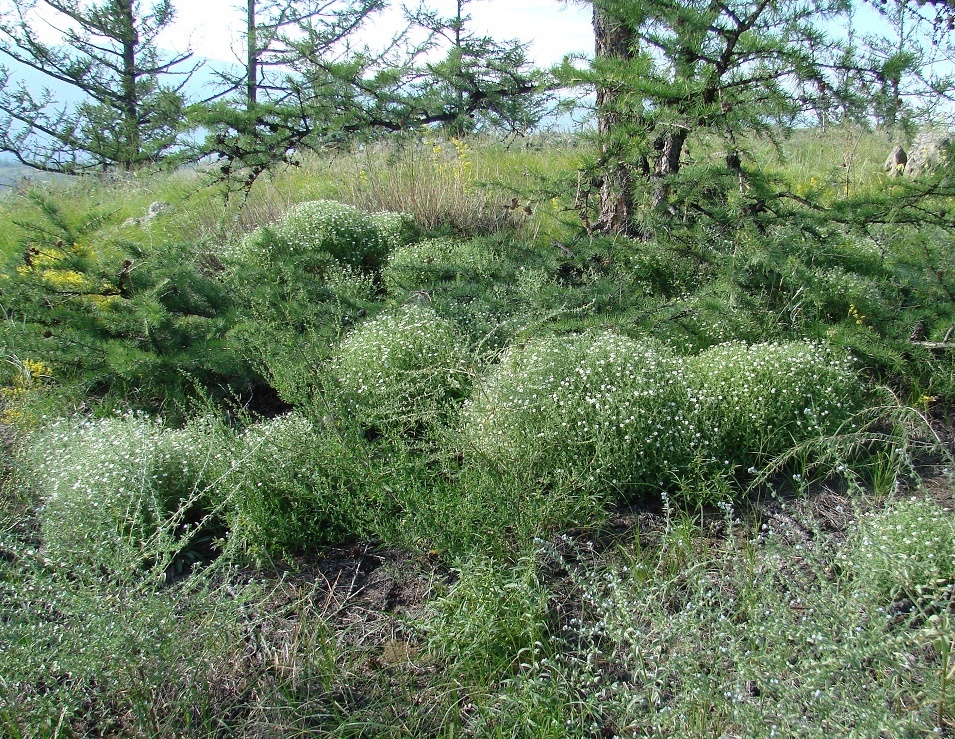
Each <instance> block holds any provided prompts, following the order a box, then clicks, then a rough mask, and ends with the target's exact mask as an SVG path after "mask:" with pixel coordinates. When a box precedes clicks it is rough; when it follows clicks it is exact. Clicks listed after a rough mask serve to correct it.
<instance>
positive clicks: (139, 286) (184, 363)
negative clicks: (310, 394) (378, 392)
mask: <svg viewBox="0 0 955 739" xmlns="http://www.w3.org/2000/svg"><path fill="white" fill-rule="evenodd" d="M22 206H23V210H22V212H23V218H24V221H23V222H22V224H21V226H20V229H19V233H20V246H21V251H20V252H19V253H18V254H15V255H14V256H13V257H12V259H11V260H10V261H9V262H8V263H7V264H6V265H4V273H3V279H0V304H2V305H3V308H4V311H5V313H6V318H8V319H9V320H7V321H4V326H3V332H2V334H0V347H2V349H3V350H4V351H5V353H6V354H8V355H13V356H16V357H18V358H19V359H20V360H21V361H26V360H31V361H39V362H42V363H44V364H45V365H47V366H48V367H50V369H51V372H50V375H51V378H52V380H54V381H55V382H57V383H61V384H63V385H66V386H74V387H78V388H80V390H81V392H83V393H88V392H92V393H99V394H102V393H104V392H106V391H110V390H112V391H115V392H116V393H118V394H122V395H125V396H126V397H127V398H128V399H129V403H130V404H133V405H138V406H139V407H147V408H154V407H156V406H158V405H160V404H162V403H164V402H167V401H169V400H170V399H173V400H182V399H183V398H184V397H187V396H189V395H191V394H192V392H193V390H194V386H195V385H199V386H200V387H204V388H207V389H214V391H215V392H221V390H222V388H224V387H231V388H233V389H234V390H237V391H239V390H242V389H245V388H247V387H249V386H250V385H253V384H255V382H256V376H255V373H254V372H253V371H252V369H251V367H250V366H249V365H248V363H247V362H246V361H245V360H244V358H243V357H240V356H237V355H235V354H234V353H232V352H230V351H229V348H228V346H227V344H226V341H225V333H226V330H227V329H228V327H229V325H230V322H231V320H232V317H233V314H232V310H233V307H234V304H233V301H232V296H231V295H230V294H229V292H228V291H226V290H225V289H224V287H223V285H222V284H221V283H220V282H219V281H218V279H217V278H216V275H215V274H214V272H213V271H212V269H211V268H210V265H209V262H208V260H207V257H208V254H207V251H206V249H205V248H204V246H203V245H201V244H195V243H178V242H175V241H167V240H160V241H159V242H153V243H149V242H147V241H138V240H124V239H120V238H118V237H117V236H116V235H115V230H114V229H111V228H110V227H109V219H110V215H109V214H106V213H103V212H98V213H93V214H90V215H84V216H76V215H75V214H73V213H72V212H70V211H69V209H68V208H67V204H66V203H65V202H64V201H62V200H61V199H60V198H59V197H57V196H55V195H50V194H47V193H40V192H33V193H32V194H31V196H30V197H29V198H26V199H24V202H23V203H22Z"/></svg>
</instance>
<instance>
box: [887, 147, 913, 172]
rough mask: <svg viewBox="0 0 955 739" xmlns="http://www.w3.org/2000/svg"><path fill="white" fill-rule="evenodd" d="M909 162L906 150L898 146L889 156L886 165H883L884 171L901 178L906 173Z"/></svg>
mask: <svg viewBox="0 0 955 739" xmlns="http://www.w3.org/2000/svg"><path fill="white" fill-rule="evenodd" d="M908 160H909V157H908V155H907V154H906V153H905V149H903V148H902V147H901V146H896V147H895V148H894V149H893V150H892V153H891V154H889V157H888V159H886V160H885V164H883V165H882V170H883V171H885V172H888V173H889V174H893V175H895V176H896V177H899V176H901V174H902V173H903V172H904V171H905V165H906V163H907V162H908Z"/></svg>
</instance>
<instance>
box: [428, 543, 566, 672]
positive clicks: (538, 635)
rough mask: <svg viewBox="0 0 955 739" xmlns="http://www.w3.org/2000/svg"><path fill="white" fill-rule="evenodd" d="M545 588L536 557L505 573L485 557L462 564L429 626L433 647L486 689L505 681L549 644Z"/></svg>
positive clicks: (431, 646)
mask: <svg viewBox="0 0 955 739" xmlns="http://www.w3.org/2000/svg"><path fill="white" fill-rule="evenodd" d="M547 597H548V593H547V589H546V587H545V586H544V585H543V584H542V583H541V582H540V581H539V579H538V576H537V571H536V566H535V562H534V560H533V559H532V558H528V559H525V560H523V561H521V562H520V563H519V564H518V566H516V567H514V568H512V569H506V568H503V567H501V566H500V564H499V563H496V562H494V561H493V560H491V559H488V558H486V557H481V556H474V557H471V558H469V559H468V560H466V561H464V562H462V564H461V566H460V569H459V571H458V579H457V581H456V582H455V583H454V585H452V586H451V590H450V591H449V592H448V594H447V595H445V596H444V597H442V598H439V599H437V600H436V601H435V602H434V604H433V608H434V611H435V617H434V618H433V620H431V621H430V622H429V623H428V625H427V632H428V642H429V646H430V648H431V649H432V650H433V651H434V653H435V654H436V655H438V656H441V657H444V658H446V659H448V660H449V661H451V662H452V663H453V664H455V665H456V666H457V667H458V669H460V670H463V671H464V672H465V674H466V675H467V677H468V679H469V680H473V681H476V682H477V683H478V684H484V683H485V682H486V681H491V680H493V679H496V678H501V677H503V676H504V675H506V674H507V672H508V671H509V670H511V669H513V668H515V667H516V666H517V663H518V661H519V660H520V659H521V658H522V657H524V656H526V655H527V654H528V653H530V652H532V651H533V650H534V648H535V645H536V644H538V643H539V642H542V641H546V639H547V632H548V624H547Z"/></svg>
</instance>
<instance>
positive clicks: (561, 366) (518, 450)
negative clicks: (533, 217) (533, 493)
mask: <svg viewBox="0 0 955 739" xmlns="http://www.w3.org/2000/svg"><path fill="white" fill-rule="evenodd" d="M686 407H687V394H686V387H685V382H684V379H683V368H682V361H681V360H680V359H678V358H676V357H674V356H672V355H671V354H670V353H669V352H668V351H666V350H665V349H664V348H662V347H661V346H659V345H657V344H654V343H649V342H640V341H635V340H633V339H630V338H627V337H625V336H619V335H616V334H613V333H609V332H604V333H588V334H583V335H578V336H551V337H546V338H539V339H534V340H532V341H529V342H528V343H527V344H525V345H523V346H513V347H511V348H510V349H508V350H507V352H506V353H505V355H504V357H503V359H502V360H501V362H500V363H499V364H498V365H497V366H495V367H493V368H492V369H491V371H490V372H489V373H488V375H487V376H486V377H485V379H484V381H483V382H482V383H481V384H480V385H479V386H477V387H476V388H475V391H474V392H473V394H472V397H471V399H470V400H469V401H468V402H467V403H466V404H465V407H464V409H463V432H464V435H465V438H466V439H467V441H468V442H469V444H470V447H471V448H472V450H473V451H474V452H475V453H476V454H477V455H478V457H479V458H481V459H483V460H485V461H487V462H490V463H491V464H492V465H494V466H496V467H499V468H510V469H517V470H522V471H525V472H526V473H528V474H529V475H531V476H532V477H533V478H534V479H535V480H536V481H537V482H539V483H543V484H545V485H547V484H555V483H559V482H561V481H567V482H570V483H571V484H574V485H577V486H581V487H584V488H589V489H598V490H606V489H614V490H617V491H621V492H624V493H633V492H642V491H645V490H647V489H656V490H658V489H660V487H661V485H667V484H668V483H669V482H670V481H671V480H672V477H671V472H672V471H673V470H676V469H680V468H681V467H683V466H685V465H686V464H687V463H688V461H689V460H690V459H691V458H692V456H693V454H694V449H693V435H692V431H693V427H692V423H691V421H692V419H691V417H690V416H688V415H687V411H686Z"/></svg>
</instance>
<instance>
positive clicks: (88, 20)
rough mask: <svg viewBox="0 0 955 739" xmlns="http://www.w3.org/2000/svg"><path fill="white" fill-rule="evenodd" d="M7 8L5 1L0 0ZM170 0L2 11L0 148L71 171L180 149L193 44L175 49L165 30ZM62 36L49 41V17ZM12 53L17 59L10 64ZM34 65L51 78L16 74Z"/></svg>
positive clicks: (49, 1)
mask: <svg viewBox="0 0 955 739" xmlns="http://www.w3.org/2000/svg"><path fill="white" fill-rule="evenodd" d="M0 7H2V6H0ZM172 19H173V7H172V3H171V0H156V2H154V3H153V4H152V5H150V6H149V7H148V8H143V7H141V4H140V2H139V1H138V0H99V2H80V3H77V2H73V1H72V0H32V1H30V0H28V1H27V2H22V1H21V0H13V1H12V2H10V0H7V2H6V7H3V10H2V13H0V58H4V57H5V58H6V59H7V61H8V66H5V67H0V151H6V152H9V153H11V154H13V155H14V156H15V157H16V158H17V159H18V160H19V161H20V163H21V164H24V165H27V166H29V167H32V168H35V169H39V170H44V171H48V172H56V173H62V174H80V173H83V172H87V171H91V170H99V171H105V170H109V169H112V168H120V169H124V170H132V169H136V168H138V167H141V166H144V165H147V164H151V163H154V162H157V161H159V160H161V159H163V158H164V157H166V156H167V155H168V154H170V152H172V151H173V150H175V148H176V146H177V144H178V143H179V139H180V136H181V133H182V129H181V120H182V114H183V109H184V94H183V89H184V87H185V85H186V83H187V81H188V79H189V78H190V76H191V74H192V72H193V71H194V70H195V66H193V65H190V64H189V60H190V58H191V53H190V52H183V53H180V54H172V55H167V54H165V53H164V52H162V51H161V50H160V49H159V48H158V46H157V43H156V41H157V37H158V35H159V34H160V32H161V31H162V30H163V29H164V28H166V27H167V26H168V25H169V24H170V22H171V21H172ZM44 25H48V26H50V27H51V28H52V29H55V30H58V32H59V36H60V38H59V40H58V41H57V42H56V43H49V42H47V41H45V40H44V38H45V37H46V34H45V33H43V31H46V30H50V29H44V28H43V26H44ZM11 62H12V65H11V64H10V63H11ZM23 68H28V69H30V70H33V71H34V72H38V73H40V74H41V75H42V76H44V77H45V78H46V79H47V80H49V83H50V87H48V88H44V89H42V90H39V91H38V90H37V89H36V88H35V87H34V88H32V89H31V87H30V86H29V85H27V84H26V83H25V82H24V81H22V80H20V81H17V80H16V72H17V70H18V69H20V70H23Z"/></svg>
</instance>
